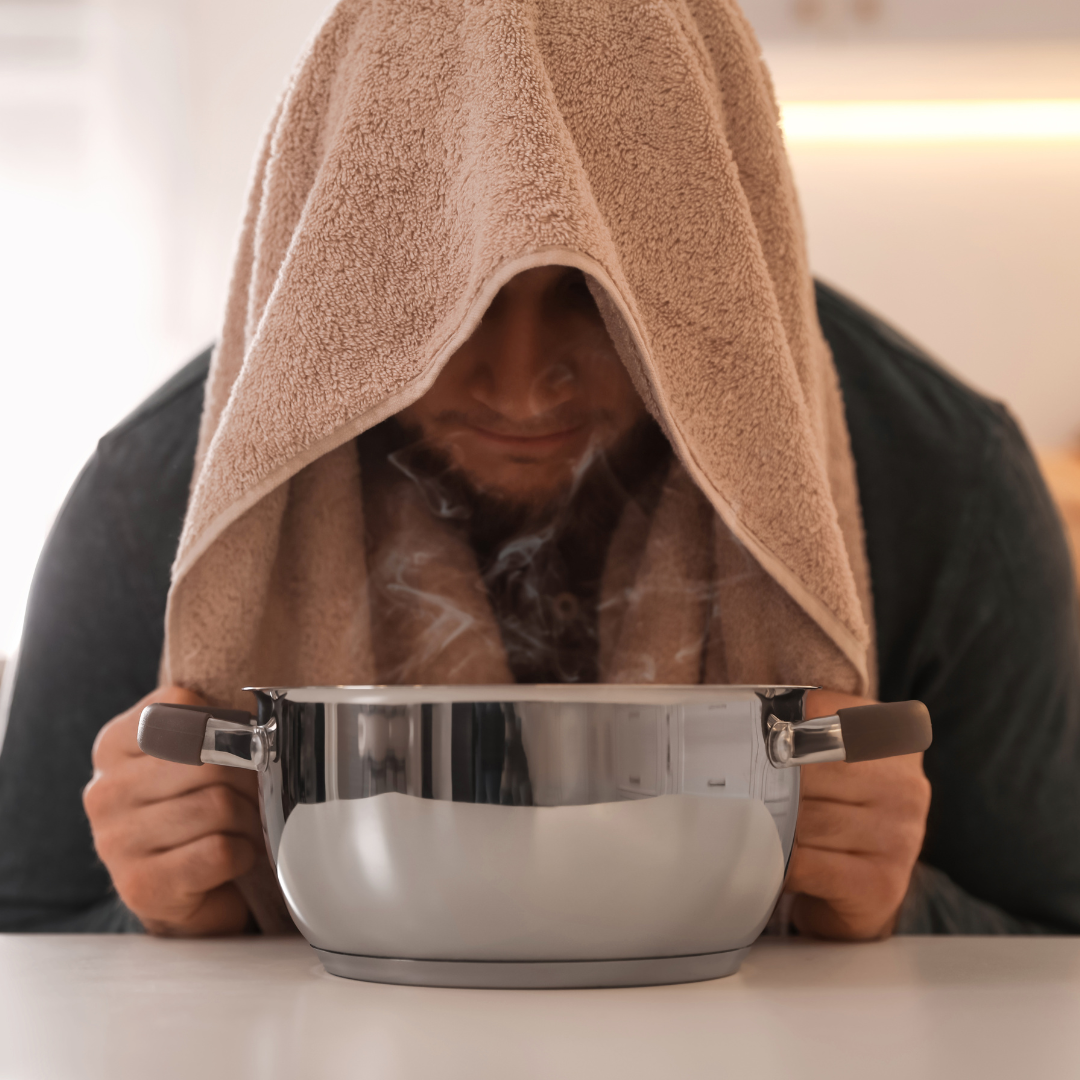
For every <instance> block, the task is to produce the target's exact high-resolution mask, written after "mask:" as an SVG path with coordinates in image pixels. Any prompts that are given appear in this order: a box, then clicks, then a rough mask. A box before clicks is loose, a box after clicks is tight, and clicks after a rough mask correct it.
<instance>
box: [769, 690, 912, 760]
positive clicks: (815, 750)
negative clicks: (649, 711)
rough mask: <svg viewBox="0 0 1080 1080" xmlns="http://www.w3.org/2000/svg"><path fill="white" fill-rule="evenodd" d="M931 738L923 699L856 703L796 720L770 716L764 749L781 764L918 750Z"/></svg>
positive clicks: (905, 752)
mask: <svg viewBox="0 0 1080 1080" xmlns="http://www.w3.org/2000/svg"><path fill="white" fill-rule="evenodd" d="M932 738H933V731H932V729H931V725H930V713H929V711H928V710H927V708H926V706H925V705H924V704H923V703H922V702H921V701H892V702H887V703H884V704H877V705H855V706H852V707H851V708H850V709H840V710H838V711H837V713H836V714H835V715H834V716H818V717H815V718H813V719H812V720H797V721H794V722H792V721H788V720H780V719H779V718H777V717H776V716H769V718H768V720H767V721H766V725H765V748H766V752H767V754H768V757H769V761H770V762H771V763H772V764H773V765H774V766H775V767H776V768H778V769H784V768H790V767H791V766H793V765H813V764H817V763H818V762H823V761H874V760H875V759H877V758H886V757H898V756H899V755H901V754H918V753H921V752H922V751H923V750H925V749H926V748H927V747H928V746H929V745H930V741H931V739H932Z"/></svg>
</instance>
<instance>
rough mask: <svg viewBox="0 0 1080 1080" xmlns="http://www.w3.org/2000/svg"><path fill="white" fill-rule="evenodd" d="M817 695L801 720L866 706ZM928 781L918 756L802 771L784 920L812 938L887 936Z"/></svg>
mask: <svg viewBox="0 0 1080 1080" xmlns="http://www.w3.org/2000/svg"><path fill="white" fill-rule="evenodd" d="M869 704H871V702H869V701H867V700H866V699H865V698H856V697H852V696H851V695H849V694H839V693H834V692H832V691H825V690H817V691H813V692H811V693H810V694H809V695H808V696H807V709H806V715H807V716H828V715H830V714H831V713H834V712H836V711H837V709H844V708H849V707H851V706H853V705H869ZM929 809H930V782H929V781H928V780H927V779H926V775H925V774H924V772H923V768H922V754H909V755H907V756H905V757H896V758H885V759H882V760H881V761H861V762H856V763H853V764H850V765H849V764H847V763H846V762H836V763H831V764H827V765H804V766H803V767H802V797H801V801H800V804H799V819H798V826H797V831H796V837H795V850H794V853H793V854H792V858H791V867H790V870H789V872H788V878H787V882H786V884H785V889H786V890H787V891H788V892H792V893H796V894H798V895H797V896H796V899H795V903H794V907H793V909H792V921H793V922H794V924H795V926H796V928H797V929H798V931H799V932H800V933H802V934H809V935H813V936H816V937H827V938H846V939H851V940H855V939H870V938H881V937H887V936H888V935H889V934H890V933H892V930H893V927H894V926H895V924H896V917H897V915H898V913H899V911H900V905H901V904H902V903H903V900H904V896H905V894H906V893H907V888H908V883H909V882H910V880H911V871H912V869H913V868H914V866H915V860H916V859H918V857H919V851H920V850H921V848H922V843H923V836H924V834H925V832H926V815H927V812H928V810H929Z"/></svg>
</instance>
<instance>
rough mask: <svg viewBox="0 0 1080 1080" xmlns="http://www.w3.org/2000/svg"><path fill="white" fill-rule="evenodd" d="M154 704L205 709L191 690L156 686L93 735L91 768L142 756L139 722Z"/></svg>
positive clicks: (203, 702) (180, 687) (202, 701)
mask: <svg viewBox="0 0 1080 1080" xmlns="http://www.w3.org/2000/svg"><path fill="white" fill-rule="evenodd" d="M155 702H165V703H167V704H169V705H205V704H206V702H205V701H204V700H203V698H201V697H199V695H198V694H196V693H193V692H192V691H191V690H185V689H184V688H183V687H182V686H159V687H158V688H157V689H156V690H153V691H151V692H150V693H149V694H147V695H146V697H144V698H143V699H142V700H141V701H137V702H136V703H135V704H134V705H132V706H131V708H130V709H127V710H125V711H124V712H122V713H120V715H119V716H117V717H114V718H113V719H112V720H110V721H109V722H108V723H107V724H106V725H105V726H104V727H103V728H102V729H101V730H100V731H99V732H98V734H97V738H96V739H95V740H94V746H93V750H92V752H91V753H92V758H93V761H94V766H95V768H96V767H98V765H99V758H100V759H101V764H106V763H108V762H110V761H112V760H113V759H115V758H117V757H136V756H138V755H139V754H141V753H142V750H140V749H139V739H138V734H139V719H140V718H141V717H142V712H143V709H145V708H146V706H147V705H152V704H154V703H155Z"/></svg>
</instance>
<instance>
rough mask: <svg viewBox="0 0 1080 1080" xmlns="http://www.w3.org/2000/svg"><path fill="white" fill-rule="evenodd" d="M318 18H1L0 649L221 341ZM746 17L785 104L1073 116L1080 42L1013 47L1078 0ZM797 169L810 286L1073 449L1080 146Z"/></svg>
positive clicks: (801, 160) (871, 3) (1061, 26)
mask: <svg viewBox="0 0 1080 1080" xmlns="http://www.w3.org/2000/svg"><path fill="white" fill-rule="evenodd" d="M324 6H325V0H66V2H50V0H2V2H0V238H2V239H0V325H3V327H4V335H3V344H2V345H0V348H2V350H3V351H2V352H0V408H2V410H3V423H2V424H0V505H2V506H3V507H4V509H5V511H6V513H7V514H8V521H9V523H14V524H13V525H12V524H9V527H8V528H6V529H5V530H4V531H3V533H2V534H0V655H2V654H4V653H9V652H10V651H11V650H12V648H13V646H14V645H15V642H16V640H17V638H18V634H19V627H20V623H21V612H22V605H23V602H24V598H25V593H26V589H27V586H28V583H29V576H30V573H31V570H32V567H33V563H34V560H35V558H36V553H37V551H38V549H39V547H40V545H41V542H42V541H43V539H44V536H45V533H46V531H47V528H48V525H49V522H50V520H51V518H52V515H53V514H54V513H55V510H56V508H57V507H58V505H59V503H60V500H61V499H62V497H63V494H64V492H65V491H66V490H67V487H68V486H69V484H70V483H71V481H72V479H73V478H74V476H75V474H76V472H77V470H78V468H79V466H80V465H81V463H82V461H83V460H85V458H86V456H87V454H88V453H89V452H90V450H91V449H92V447H93V444H94V441H95V439H96V438H97V437H98V435H100V434H101V433H102V432H103V431H104V430H106V429H107V428H108V427H109V426H110V425H111V424H113V423H114V422H115V421H116V420H118V419H119V418H120V417H121V416H122V415H123V414H124V413H126V412H127V411H128V410H129V409H130V408H131V407H132V406H134V405H135V404H136V403H137V402H138V401H139V400H140V399H141V398H142V397H143V396H145V394H146V393H147V392H149V391H150V390H151V389H152V387H153V386H154V385H156V384H157V383H158V382H160V381H161V379H162V378H164V377H165V376H166V375H167V374H168V373H169V372H170V371H171V370H173V369H174V368H176V367H177V366H179V364H180V363H182V362H183V361H184V360H185V359H186V358H187V357H188V356H190V355H191V354H192V353H193V352H194V351H195V350H196V349H198V348H199V347H201V346H202V345H203V344H204V343H205V342H206V341H208V340H209V339H210V338H211V337H212V336H213V335H214V334H215V333H216V331H217V326H218V322H219V320H220V312H221V306H222V302H223V297H224V291H225V285H226V281H227V277H228V272H229V264H230V261H231V252H232V245H233V242H234V237H235V235H236V231H237V226H238V222H239V217H240V212H241V207H242V200H243V195H244V190H245V186H246V179H247V174H248V170H249V168H250V164H251V161H252V157H253V155H254V153H255V149H256V146H257V143H258V140H259V137H260V135H261V132H262V129H263V126H264V124H265V122H266V120H267V118H268V116H269V113H270V111H271V109H272V108H273V105H274V102H275V100H276V98H277V96H278V93H279V91H280V88H281V86H282V83H283V81H284V78H285V75H286V73H287V71H288V70H289V68H290V66H291V64H292V61H293V58H294V57H295V56H296V54H297V53H298V52H299V50H300V48H301V46H302V45H303V43H304V41H305V40H306V38H307V37H308V35H309V34H310V33H311V31H312V30H313V28H314V26H315V25H316V24H317V23H318V22H319V21H320V19H321V17H322V15H323V12H324ZM746 6H747V10H748V12H749V13H750V15H751V17H752V19H754V21H755V22H756V25H757V26H758V28H759V30H760V31H761V32H762V35H763V37H764V40H765V45H766V53H767V56H768V57H769V59H770V63H771V64H772V66H773V69H774V75H775V77H776V82H777V86H778V90H779V92H780V96H781V97H782V98H787V99H789V100H802V101H807V100H809V101H821V100H837V99H860V98H872V99H883V98H885V99H889V98H891V99H894V100H895V99H899V100H907V99H910V98H912V97H923V98H926V97H931V98H934V97H938V98H962V99H965V98H1001V97H1005V98H1033V97H1034V98H1038V97H1065V98H1073V99H1076V100H1080V85H1078V82H1077V80H1078V77H1080V52H1078V51H1077V45H1075V44H1072V45H1070V44H1069V43H1068V42H1066V43H1065V44H1058V45H1054V44H1049V43H1047V42H1039V41H1034V42H1028V43H1025V42H1024V41H1018V40H1013V39H1014V38H1017V37H1019V38H1032V37H1033V36H1034V37H1038V36H1039V35H1044V36H1045V35H1046V34H1048V33H1051V32H1053V33H1057V34H1059V35H1060V33H1061V32H1065V31H1067V32H1071V33H1073V34H1075V35H1077V38H1076V39H1074V40H1080V4H1077V3H1076V2H1075V0H1068V3H1064V2H1062V0H1023V2H1020V0H978V2H976V0H790V2H789V0H747V5H746ZM964 36H967V37H977V38H982V39H986V40H984V41H983V43H982V44H976V45H972V44H969V43H967V42H965V41H963V40H960V39H961V38H962V37H964ZM935 38H936V39H938V40H937V41H936V43H935V41H934V40H932V39H935ZM987 41H989V42H990V44H987ZM995 42H996V43H995ZM995 50H996V51H995ZM791 150H792V160H793V164H794V168H795V172H796V177H797V180H798V182H799V185H800V189H801V193H802V200H803V205H804V209H805V214H806V219H807V224H808V230H809V237H810V247H811V255H812V261H813V264H814V266H815V268H816V269H817V270H818V271H819V272H820V273H822V274H823V275H824V276H825V277H827V278H829V279H830V280H832V281H833V282H835V283H836V284H837V285H839V286H841V287H842V288H845V289H847V290H848V291H850V292H851V293H852V294H853V295H855V296H856V297H859V298H861V299H863V300H864V301H866V302H868V303H869V304H870V305H871V306H873V307H875V308H877V309H878V310H879V311H880V312H881V313H883V314H884V315H886V316H887V317H889V318H891V319H892V320H894V321H895V322H896V323H897V324H898V325H899V326H901V327H902V328H903V329H905V330H907V331H908V332H909V333H911V334H912V335H913V336H914V337H916V338H917V339H919V340H921V341H922V342H923V343H925V344H926V345H927V346H929V347H930V348H931V349H933V350H934V351H935V352H936V353H938V354H939V355H940V356H941V357H943V358H944V359H945V360H946V361H947V362H948V363H949V364H950V365H951V366H952V367H953V368H954V369H956V370H958V371H960V372H961V373H963V374H964V375H965V377H967V378H969V379H970V380H971V381H973V382H974V383H976V384H977V385H978V386H980V387H982V388H984V389H986V390H988V391H989V392H992V393H994V394H996V395H998V396H1001V397H1004V398H1005V399H1007V400H1008V401H1009V402H1010V403H1011V404H1012V405H1013V407H1014V408H1015V409H1016V411H1017V412H1018V413H1019V415H1020V416H1021V418H1022V420H1023V422H1024V424H1025V425H1026V427H1027V429H1028V431H1029V432H1030V433H1031V435H1032V437H1033V438H1034V439H1035V440H1036V441H1037V442H1039V443H1042V444H1046V445H1053V444H1058V443H1062V442H1065V441H1068V440H1070V439H1072V438H1073V437H1074V436H1075V435H1076V434H1077V432H1078V430H1080V394H1078V393H1077V391H1078V390H1080V386H1078V382H1080V376H1078V371H1080V325H1078V320H1077V317H1076V311H1077V303H1076V297H1077V296H1078V295H1080V262H1078V252H1080V217H1078V213H1080V212H1078V210H1077V204H1078V202H1080V200H1077V199H1076V198H1075V194H1076V192H1078V191H1080V183H1078V181H1080V140H1072V141H1069V140H1064V141H1061V142H1058V143H1054V144H1050V143H1046V144H1038V143H1010V142H1001V141H998V142H992V141H991V142H989V143H984V144H981V145H980V144H975V143H963V144H959V143H958V144H956V145H934V146H928V145H920V144H919V143H918V142H914V143H908V144H903V145H895V144H894V145H873V144H858V143H849V144H826V143H816V144H815V143H796V144H793V145H792V148H791Z"/></svg>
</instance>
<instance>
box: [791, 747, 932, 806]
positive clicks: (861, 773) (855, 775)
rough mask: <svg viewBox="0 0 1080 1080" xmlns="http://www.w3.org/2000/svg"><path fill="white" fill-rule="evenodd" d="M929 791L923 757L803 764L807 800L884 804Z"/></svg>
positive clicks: (804, 788) (804, 789) (920, 755)
mask: <svg viewBox="0 0 1080 1080" xmlns="http://www.w3.org/2000/svg"><path fill="white" fill-rule="evenodd" d="M924 788H925V789H926V790H927V792H928V791H929V788H928V786H927V781H926V774H925V773H924V772H923V767H922V754H906V755H904V756H903V757H895V758H885V759H883V760H881V761H859V762H854V763H850V764H849V763H848V762H843V761H837V762H828V763H826V764H819V765H804V766H803V767H802V773H801V777H800V792H801V794H802V796H803V797H804V798H814V799H827V800H832V801H834V802H846V803H853V804H859V805H870V804H882V803H887V802H889V801H891V800H894V799H896V798H900V799H901V800H906V799H907V798H908V797H909V796H917V795H920V794H921V793H922V791H923V789H924Z"/></svg>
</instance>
